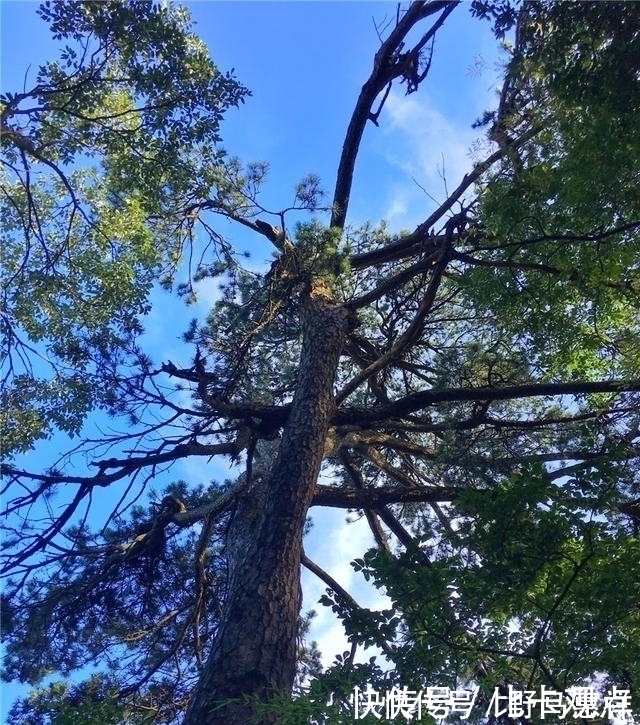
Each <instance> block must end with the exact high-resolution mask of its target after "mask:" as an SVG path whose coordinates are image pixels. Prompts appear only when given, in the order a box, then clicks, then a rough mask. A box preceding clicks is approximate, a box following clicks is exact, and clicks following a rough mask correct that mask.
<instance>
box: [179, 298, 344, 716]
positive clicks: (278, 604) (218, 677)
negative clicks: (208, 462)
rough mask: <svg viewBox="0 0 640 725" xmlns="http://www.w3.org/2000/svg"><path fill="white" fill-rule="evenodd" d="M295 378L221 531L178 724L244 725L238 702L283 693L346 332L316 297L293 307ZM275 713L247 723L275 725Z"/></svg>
mask: <svg viewBox="0 0 640 725" xmlns="http://www.w3.org/2000/svg"><path fill="white" fill-rule="evenodd" d="M302 319H303V335H304V339H303V346H302V355H301V360H300V368H299V370H300V373H299V378H298V381H297V385H296V392H295V395H294V399H293V402H292V406H291V413H290V415H289V418H288V421H287V425H286V427H285V429H284V431H283V434H282V439H281V441H280V445H279V448H278V452H277V454H276V455H275V460H274V461H273V464H272V466H271V469H270V471H269V472H268V473H267V475H266V476H265V477H264V478H263V479H261V480H258V481H256V482H255V483H254V484H253V485H251V486H249V488H247V489H246V490H245V491H244V493H243V495H242V496H241V497H240V498H239V501H238V504H237V507H236V509H235V512H234V513H233V515H232V520H231V523H230V526H229V533H228V541H229V550H228V555H229V590H228V597H227V601H226V605H225V611H224V615H223V619H222V621H221V622H220V628H219V632H218V635H217V637H216V640H215V642H214V644H213V648H212V650H211V654H210V656H209V659H208V661H207V663H206V666H205V668H204V671H203V673H202V677H201V679H200V682H199V685H198V687H197V689H196V692H195V694H194V696H193V698H192V702H191V704H190V706H189V709H188V711H187V715H186V718H185V725H213V723H225V725H244V724H245V723H247V722H248V721H249V718H250V717H251V716H252V714H253V713H254V705H253V704H252V702H251V701H248V700H247V698H254V700H253V702H255V698H258V699H259V700H260V701H261V702H267V701H268V700H269V699H270V698H271V697H272V696H274V695H277V694H289V693H290V692H291V687H292V685H293V679H294V674H295V663H296V634H297V624H298V616H299V611H300V604H301V602H300V559H301V554H302V534H303V527H304V522H305V517H306V514H307V510H308V508H309V505H310V504H311V500H312V497H313V493H314V490H315V485H316V481H317V477H318V473H319V471H320V465H321V462H322V458H323V452H324V445H325V438H326V435H327V428H328V425H329V420H330V417H331V415H332V413H333V409H334V394H333V383H334V377H335V372H336V368H337V364H338V359H339V357H340V351H341V349H342V347H343V344H344V338H345V335H346V333H347V331H348V329H349V327H350V325H351V323H352V316H351V314H350V313H349V311H348V310H346V309H345V308H343V307H340V306H338V305H335V304H333V303H332V302H331V301H330V300H328V299H326V298H324V297H323V296H322V295H314V294H313V293H312V294H310V295H309V297H308V298H307V300H306V301H305V302H304V303H303V305H302ZM277 720H278V717H277V714H276V713H270V714H266V715H263V716H262V717H260V719H259V720H251V722H257V723H259V725H270V724H271V723H274V722H277Z"/></svg>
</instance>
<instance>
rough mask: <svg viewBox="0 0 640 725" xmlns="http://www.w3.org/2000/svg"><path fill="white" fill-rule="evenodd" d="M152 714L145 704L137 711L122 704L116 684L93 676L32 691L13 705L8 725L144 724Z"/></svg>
mask: <svg viewBox="0 0 640 725" xmlns="http://www.w3.org/2000/svg"><path fill="white" fill-rule="evenodd" d="M145 710H146V712H145ZM153 715H154V714H153V709H152V708H148V707H147V708H145V707H144V705H143V706H141V707H139V709H136V708H130V707H127V706H124V705H122V703H121V701H120V700H119V698H118V687H117V683H116V682H113V681H111V680H110V679H109V678H108V677H105V676H103V675H93V676H92V677H91V678H90V679H88V680H86V681H85V682H82V683H80V684H77V685H70V684H68V683H66V682H64V681H58V682H53V683H51V684H50V685H49V686H48V687H46V688H41V689H37V690H34V691H33V692H32V693H31V694H30V695H29V697H28V698H25V699H24V700H21V701H19V702H17V703H16V704H14V705H13V707H12V708H11V711H10V712H9V715H8V719H7V725H120V723H122V722H123V721H126V722H127V723H129V724H130V725H147V723H151V722H152V721H153Z"/></svg>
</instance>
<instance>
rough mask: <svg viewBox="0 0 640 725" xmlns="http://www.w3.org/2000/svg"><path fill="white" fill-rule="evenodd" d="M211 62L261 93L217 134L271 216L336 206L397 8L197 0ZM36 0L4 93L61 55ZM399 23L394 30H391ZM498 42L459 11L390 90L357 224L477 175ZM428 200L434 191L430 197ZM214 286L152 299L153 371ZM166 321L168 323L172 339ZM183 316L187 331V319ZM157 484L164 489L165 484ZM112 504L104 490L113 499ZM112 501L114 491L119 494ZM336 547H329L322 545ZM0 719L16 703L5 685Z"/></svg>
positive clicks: (11, 7) (338, 536)
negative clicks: (315, 204)
mask: <svg viewBox="0 0 640 725" xmlns="http://www.w3.org/2000/svg"><path fill="white" fill-rule="evenodd" d="M187 5H188V7H189V8H190V9H191V11H192V14H193V17H194V19H195V21H196V23H197V26H196V32H198V34H199V35H200V36H201V37H202V38H203V39H204V40H205V41H206V43H207V45H208V46H209V48H210V52H211V55H212V58H213V59H214V61H215V62H216V63H217V65H218V66H219V67H220V69H221V70H223V71H226V70H230V69H231V68H235V72H236V75H237V77H238V78H239V80H240V81H242V82H243V83H244V84H245V85H246V86H248V87H249V88H250V89H251V90H252V92H253V96H252V97H251V98H249V99H248V101H247V103H246V104H245V105H244V106H241V107H240V109H239V110H233V111H230V112H229V114H228V116H227V118H226V121H225V123H224V125H223V129H222V131H223V138H224V146H225V147H226V148H227V150H228V151H229V152H230V153H231V154H233V155H237V156H239V157H241V158H242V159H243V160H245V161H268V162H269V164H270V175H269V178H268V181H267V184H266V186H265V191H264V195H263V197H262V204H263V205H264V206H265V207H268V208H271V209H273V210H274V211H277V210H278V209H281V208H283V207H286V206H288V205H289V204H290V202H291V201H292V198H293V189H294V186H295V184H296V183H297V182H298V181H300V180H301V179H302V178H303V177H304V176H305V175H306V174H308V173H315V174H318V175H319V176H320V177H321V179H322V182H323V185H324V188H325V189H326V191H327V192H328V194H329V198H330V197H331V194H332V191H333V188H332V187H333V184H334V181H335V174H336V170H337V164H338V160H339V154H340V150H341V148H342V143H343V139H344V133H345V131H346V127H347V124H348V121H349V117H350V114H351V111H352V108H353V106H354V104H355V101H356V99H357V95H358V92H359V90H360V87H361V86H362V84H363V83H364V81H365V80H366V78H367V76H368V74H369V72H370V70H371V66H372V62H373V55H374V53H375V51H376V50H377V48H378V45H379V40H378V37H377V35H376V27H375V25H374V21H375V22H377V23H378V25H379V27H380V28H381V31H382V29H383V28H384V26H385V24H386V23H389V22H391V23H392V22H393V19H394V17H395V11H396V5H395V4H394V3H388V2H277V3H272V2H206V1H201V2H192V3H187ZM36 8H37V4H36V3H34V2H17V1H11V0H9V1H7V0H4V1H3V2H2V4H1V5H0V13H1V15H0V20H1V33H2V37H1V39H2V51H1V53H2V54H1V66H0V67H1V84H2V90H3V91H7V90H9V91H20V90H21V89H22V87H23V84H24V85H25V86H26V87H29V86H30V85H32V84H33V80H34V78H35V72H36V69H37V66H38V65H39V64H40V63H42V62H44V61H46V60H47V59H52V58H53V57H55V53H56V45H55V44H54V43H53V42H52V41H51V40H50V37H49V34H48V30H47V28H46V26H45V24H44V23H43V22H42V21H41V20H40V19H39V18H38V17H37V15H36V13H35V10H36ZM390 27H392V26H390ZM498 61H499V49H498V44H497V42H496V41H495V39H494V38H493V36H492V35H491V32H490V29H489V27H488V25H487V24H486V23H483V22H481V21H478V20H476V19H473V18H472V17H471V15H470V13H469V6H468V5H465V4H462V5H461V6H460V7H458V8H457V9H456V10H455V11H454V12H453V14H452V15H451V16H450V18H449V19H448V20H447V21H446V23H445V25H444V27H443V29H442V30H441V31H440V33H439V35H438V37H437V40H436V47H435V52H434V58H433V64H432V68H431V72H430V75H429V77H428V78H427V81H426V82H425V83H424V84H423V85H422V86H421V88H420V91H419V92H418V93H417V94H413V95H411V96H405V95H404V87H399V88H398V89H396V90H394V91H393V92H392V94H391V95H390V97H389V99H388V100H387V103H386V106H385V110H384V111H383V113H382V115H381V117H380V128H376V127H374V126H373V125H372V124H370V125H369V127H368V129H367V130H366V132H365V136H364V140H363V143H362V147H361V152H360V157H359V161H358V165H357V167H356V174H355V182H354V187H353V192H352V201H351V208H350V214H349V222H350V223H352V224H358V223H360V222H363V221H365V220H367V219H370V220H373V221H379V220H380V219H381V218H385V219H387V220H388V222H389V224H390V226H391V228H392V229H393V230H400V229H411V228H412V227H413V226H415V225H416V224H417V223H419V222H420V221H421V220H423V219H424V218H425V217H426V216H428V214H429V211H430V210H431V209H432V208H433V201H432V200H431V199H430V198H429V197H430V196H431V197H433V198H435V199H439V200H442V199H443V198H444V196H445V180H444V178H443V177H445V178H446V183H447V184H448V187H449V188H450V189H451V188H454V187H455V186H456V185H457V184H458V182H459V180H460V178H461V177H462V175H463V174H464V173H465V172H466V171H468V170H469V169H470V168H471V165H472V162H473V158H472V157H473V154H472V152H471V149H472V147H473V144H474V141H475V140H476V139H477V138H478V132H477V131H474V130H473V129H472V128H471V124H472V123H473V121H474V120H476V119H477V118H478V117H479V116H480V115H481V114H482V112H483V110H485V108H487V107H489V106H493V105H495V102H496V93H497V91H498V85H497V77H498V75H499V74H498V71H497V67H498V66H497V64H498ZM425 191H426V192H428V194H427V193H425ZM217 228H218V230H219V231H220V232H221V233H223V234H225V236H226V237H227V238H228V239H229V240H230V241H231V242H233V243H234V244H235V245H237V246H238V247H239V248H240V249H242V250H248V251H251V252H253V253H254V255H255V259H256V262H255V263H256V264H257V263H259V260H260V259H261V258H265V257H268V256H269V254H270V252H269V250H268V249H266V248H265V246H264V243H263V241H261V240H260V239H255V238H254V236H252V234H251V233H250V232H248V231H247V230H246V229H244V228H241V227H234V226H233V225H231V224H228V223H226V222H222V221H220V222H217ZM215 296H216V289H215V286H213V285H211V286H208V287H207V286H205V287H204V288H202V289H201V301H200V303H199V304H197V305H196V306H195V307H194V308H191V309H186V310H185V309H184V308H183V307H182V306H181V303H179V302H176V301H174V300H172V299H171V298H170V297H169V295H168V294H167V293H161V292H158V293H157V294H156V295H155V298H154V309H153V311H152V312H151V314H150V316H149V318H148V320H147V321H146V322H145V327H146V330H147V333H146V340H147V342H148V349H149V352H150V354H151V355H152V356H153V357H154V359H155V361H156V362H160V361H162V360H167V359H171V360H173V361H174V362H176V363H177V364H180V363H187V362H188V361H189V359H190V356H192V354H193V352H192V351H191V350H188V349H185V348H184V346H182V345H181V344H180V333H181V332H182V331H183V329H184V328H185V327H186V323H187V320H188V319H189V318H190V317H193V316H194V315H197V314H206V311H207V309H208V307H209V304H210V302H211V301H212V300H213V299H215ZM167 320H172V325H171V328H170V329H167V324H166V321H167ZM181 320H184V324H183V323H182V322H181ZM69 445H70V444H69V441H67V440H65V439H63V438H57V439H55V440H54V441H53V442H52V443H51V444H50V445H48V446H47V447H46V448H44V449H42V450H39V451H36V452H34V453H32V454H31V455H30V456H29V466H30V467H31V468H35V469H38V468H43V467H44V465H46V464H45V459H47V458H48V457H50V456H52V455H53V456H55V455H56V454H57V453H58V452H61V451H63V450H65V448H68V447H69ZM225 473H226V469H225V468H224V467H219V468H217V469H212V468H211V467H210V465H208V464H207V463H206V462H204V461H202V462H200V461H195V462H193V461H192V462H189V461H187V462H182V463H181V464H179V465H176V466H175V467H174V468H173V469H172V471H171V474H170V475H169V476H168V477H167V481H170V480H175V479H176V478H185V479H188V480H192V481H194V482H198V481H202V482H208V481H209V480H211V478H213V477H215V476H216V475H218V476H224V475H225ZM159 487H160V484H158V488H159ZM105 495H106V496H108V495H109V494H105ZM111 495H112V494H111ZM312 515H313V518H314V521H315V524H316V525H315V527H314V529H313V530H312V532H311V534H310V535H309V537H308V540H307V542H306V550H307V553H308V554H309V555H310V556H311V557H312V558H314V559H316V560H317V561H318V563H319V564H320V565H321V566H323V567H324V568H326V569H327V570H328V571H329V572H330V573H331V574H332V575H333V576H334V577H335V578H336V579H338V580H339V581H340V582H341V583H342V584H343V585H344V586H346V587H347V588H348V589H350V590H351V591H352V592H354V593H355V595H356V597H358V598H359V599H360V601H361V602H362V603H363V604H370V603H371V602H375V601H376V599H375V595H373V594H371V593H369V592H367V591H366V590H364V589H363V587H362V586H361V583H360V582H359V581H357V580H356V578H355V575H353V572H352V570H351V567H350V566H349V561H350V560H351V559H352V558H354V557H355V556H356V555H359V554H361V553H362V551H364V549H365V548H366V547H367V546H368V545H369V543H368V542H369V539H368V536H367V534H366V532H365V529H364V527H363V526H361V525H353V526H346V527H345V526H344V520H345V513H344V512H338V511H319V510H313V511H312ZM328 541H331V546H330V547H329V546H327V545H326V544H327V542H328ZM323 591H324V586H323V585H321V584H318V583H317V582H312V581H310V579H309V578H308V577H305V603H304V607H305V609H309V608H310V607H312V606H314V604H315V602H316V601H317V599H318V597H319V596H320V594H321V593H322V592H323ZM318 615H319V616H318V618H317V622H316V627H315V629H314V632H313V635H314V637H315V638H316V639H318V641H319V644H320V648H321V650H323V653H324V654H325V657H326V661H327V662H329V661H331V658H332V656H333V655H334V654H335V653H336V652H339V651H341V650H342V648H343V644H342V642H341V640H340V637H339V632H338V629H337V626H336V625H335V623H334V622H333V620H332V615H331V613H330V612H327V611H326V610H324V609H323V608H318ZM3 690H4V692H3V695H4V696H3V698H2V701H3V702H2V716H3V717H4V715H5V714H6V711H7V708H8V705H9V703H10V701H11V699H12V698H13V696H14V693H15V691H16V690H15V689H14V688H13V687H8V686H6V685H5V686H4V688H3Z"/></svg>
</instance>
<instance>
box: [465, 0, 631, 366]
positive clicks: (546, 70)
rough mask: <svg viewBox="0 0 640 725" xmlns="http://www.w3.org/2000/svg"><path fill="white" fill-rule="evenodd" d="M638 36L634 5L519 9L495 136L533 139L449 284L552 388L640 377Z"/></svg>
mask: <svg viewBox="0 0 640 725" xmlns="http://www.w3.org/2000/svg"><path fill="white" fill-rule="evenodd" d="M639 22H640V15H639V9H638V6H637V5H636V4H628V3H608V4H607V5H606V6H604V5H599V4H596V3H538V4H531V5H528V6H527V14H526V15H525V16H524V17H523V19H522V22H521V26H520V28H519V31H518V36H519V38H520V41H519V43H518V44H517V46H516V48H515V49H514V51H513V58H512V61H511V64H510V67H509V70H508V72H509V73H510V74H511V83H512V84H513V85H514V86H515V87H517V88H518V89H519V91H518V93H517V95H514V100H513V101H512V108H511V109H510V110H509V111H508V113H507V112H505V113H507V115H506V117H505V119H504V121H503V123H504V124H506V125H507V126H508V128H510V129H511V131H510V133H512V134H513V135H515V133H516V132H524V131H526V130H532V129H537V132H536V133H535V135H534V136H533V138H532V139H531V140H530V141H528V142H527V143H526V144H524V145H523V146H522V148H521V149H519V150H518V151H517V154H518V156H519V163H520V164H521V166H522V168H520V169H519V170H517V171H516V170H514V165H513V158H512V156H511V155H508V156H507V157H506V158H505V162H504V164H503V166H502V168H500V169H498V170H497V172H493V173H492V174H490V175H489V176H488V177H487V178H486V180H485V183H484V184H483V187H482V189H481V193H480V196H479V201H480V210H479V215H480V220H481V223H482V225H483V228H484V229H485V231H486V238H487V241H486V243H484V244H483V245H482V249H480V250H477V251H476V252H474V254H473V256H474V257H476V258H477V259H481V260H482V261H481V262H480V264H479V265H478V266H475V268H474V269H472V271H471V273H469V274H465V275H464V277H463V278H462V279H461V283H462V285H463V287H464V289H465V290H469V293H470V295H469V296H470V299H471V301H472V303H473V304H474V305H475V306H477V307H478V308H479V310H480V311H487V312H489V311H490V312H492V313H495V314H497V315H499V317H500V319H501V321H502V324H504V325H507V326H509V320H510V321H511V325H510V327H509V329H510V331H512V332H513V333H517V332H519V330H521V329H526V330H527V333H528V336H529V350H530V362H531V363H532V364H539V365H540V366H541V367H544V368H545V369H546V371H547V372H546V374H547V375H548V376H549V377H550V378H555V377H556V376H562V377H564V378H566V377H567V374H568V376H569V377H575V378H580V379H596V378H597V377H600V376H602V375H604V374H612V373H616V374H619V375H622V376H629V377H632V376H634V375H637V373H638V365H637V363H638V360H639V359H640V356H639V355H638V349H639V348H638V342H639V340H638V325H637V320H638V312H639V309H640V276H639V272H640V270H639V269H638V264H637V260H638V259H639V258H640V236H639V235H638V229H639V222H638V216H637V213H638V208H640V196H639V194H638V178H640V140H639V139H638V134H637V132H636V131H637V118H638V113H639V112H640V88H639V87H638V83H637V74H638V72H640V61H639V60H638V58H639V57H640V54H639V50H640V49H639V47H638V44H639V42H640V41H639V40H638V37H637V33H636V32H635V30H636V29H637V26H638V23H639ZM578 79H580V80H578Z"/></svg>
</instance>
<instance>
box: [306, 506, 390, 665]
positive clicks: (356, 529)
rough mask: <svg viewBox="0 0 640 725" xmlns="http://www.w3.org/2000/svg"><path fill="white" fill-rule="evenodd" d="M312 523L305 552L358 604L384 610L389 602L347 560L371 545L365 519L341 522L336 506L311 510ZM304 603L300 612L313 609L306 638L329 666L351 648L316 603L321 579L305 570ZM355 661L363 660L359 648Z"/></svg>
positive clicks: (330, 614) (321, 588)
mask: <svg viewBox="0 0 640 725" xmlns="http://www.w3.org/2000/svg"><path fill="white" fill-rule="evenodd" d="M311 515H312V518H313V522H314V526H313V528H312V529H311V532H310V533H309V534H308V535H307V537H306V538H305V550H306V552H307V555H308V556H309V557H310V558H311V559H312V560H313V561H314V562H315V563H317V564H318V565H319V566H321V567H322V568H323V569H324V570H325V571H327V572H328V573H329V574H330V575H331V576H332V577H333V578H334V579H335V580H336V581H337V582H338V583H339V584H340V586H342V587H343V588H344V589H345V590H346V591H348V592H349V594H351V595H352V596H353V597H354V599H355V600H356V601H357V602H358V604H360V605H362V606H364V607H368V608H371V609H387V608H389V607H390V602H389V600H388V599H387V597H386V596H384V595H383V594H381V593H380V592H379V591H378V590H377V589H375V588H374V587H373V586H371V585H370V584H368V583H367V582H365V580H364V578H363V577H362V576H361V575H360V574H358V573H357V572H355V571H354V570H353V567H352V566H351V561H353V559H355V558H357V557H360V556H362V555H363V554H364V552H365V551H366V550H367V549H370V548H371V547H372V546H373V545H374V541H373V537H372V535H371V532H370V531H369V527H368V525H367V523H366V521H365V520H359V521H355V522H353V523H349V524H347V523H345V512H344V511H341V510H338V509H313V510H312V512H311ZM302 581H303V591H304V602H303V611H305V612H306V611H309V609H315V611H316V617H315V619H314V620H313V621H312V626H311V631H310V636H309V639H312V640H313V639H314V640H316V641H317V642H318V646H319V648H320V651H321V652H322V661H323V665H324V666H328V665H330V664H331V663H332V662H333V660H334V657H335V655H336V654H337V653H342V652H344V651H346V650H349V649H350V648H351V645H350V644H349V643H348V642H347V639H346V637H345V635H344V631H343V629H342V625H341V624H340V622H339V621H338V620H337V618H336V616H335V614H334V613H333V612H332V611H331V609H329V608H328V607H324V606H322V605H320V604H318V603H317V602H318V599H319V598H320V597H321V596H322V595H323V594H324V593H325V590H326V588H327V586H326V584H324V582H322V581H320V580H319V579H318V578H317V577H316V576H315V575H313V574H311V573H310V572H309V571H307V570H306V569H303V572H302ZM359 655H360V656H359V657H358V658H357V659H358V660H361V659H367V658H368V657H370V656H371V651H369V652H367V654H366V656H365V655H364V654H363V651H359Z"/></svg>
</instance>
